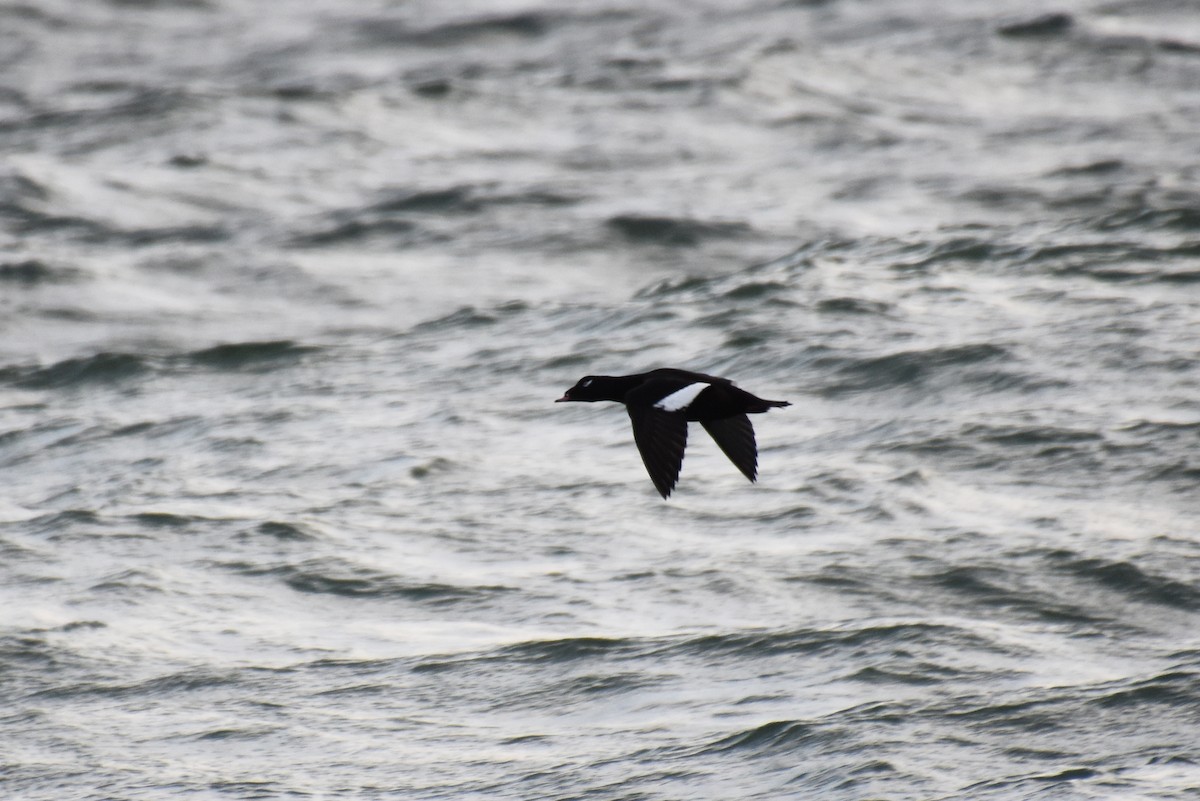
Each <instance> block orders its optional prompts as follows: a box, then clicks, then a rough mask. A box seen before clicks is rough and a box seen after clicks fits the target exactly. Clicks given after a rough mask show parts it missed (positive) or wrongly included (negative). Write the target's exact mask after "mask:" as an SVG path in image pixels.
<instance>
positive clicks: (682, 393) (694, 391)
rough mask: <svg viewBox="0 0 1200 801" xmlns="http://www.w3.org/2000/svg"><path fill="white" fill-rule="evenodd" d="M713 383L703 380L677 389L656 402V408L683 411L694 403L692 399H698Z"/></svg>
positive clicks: (667, 410) (665, 410)
mask: <svg viewBox="0 0 1200 801" xmlns="http://www.w3.org/2000/svg"><path fill="white" fill-rule="evenodd" d="M710 386H712V385H711V384H706V383H704V382H703V381H697V382H696V383H695V384H688V385H687V386H686V387H684V388H683V389H677V390H675V391H674V392H672V393H671V394H670V395H668V396H667V397H665V398H663V399H662V400H660V401H659V402H658V403H656V404H654V408H655V409H662V410H663V411H664V412H681V411H683V410H684V409H686V408H687V407H689V406H691V405H692V401H694V400H695V399H696V396H697V395H699V394H700V393H701V392H703V391H704V390H706V389H708V388H709V387H710Z"/></svg>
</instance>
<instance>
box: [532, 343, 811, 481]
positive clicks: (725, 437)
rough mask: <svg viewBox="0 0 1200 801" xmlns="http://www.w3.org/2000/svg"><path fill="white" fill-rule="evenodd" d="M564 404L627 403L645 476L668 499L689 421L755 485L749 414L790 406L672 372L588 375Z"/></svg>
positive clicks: (690, 374)
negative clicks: (698, 427) (699, 426)
mask: <svg viewBox="0 0 1200 801" xmlns="http://www.w3.org/2000/svg"><path fill="white" fill-rule="evenodd" d="M562 401H617V402H618V403H624V404H625V409H626V410H627V411H628V412H629V419H630V420H632V421H633V439H634V442H636V443H637V447H638V451H639V452H640V453H641V454H642V461H643V462H645V464H646V471H647V472H648V473H650V480H651V481H653V482H654V487H655V488H656V489H657V490H658V491H659V493H660V494H661V495H662V496H663V497H664V498H666V497H668V496H669V495H670V494H671V490H673V489H674V488H675V482H676V481H678V480H679V468H680V467H681V466H682V465H683V450H684V448H685V447H686V446H687V428H688V426H687V424H688V422H689V421H695V422H698V423H700V425H702V426H704V430H705V431H707V432H708V433H709V434H710V435H711V436H712V438H713V439H714V440H716V442H717V445H719V446H720V447H721V450H722V451H724V452H725V455H726V456H728V457H729V460H730V461H731V462H733V463H734V465H736V466H737V469H738V470H741V471H742V473H743V474H745V476H746V478H748V479H750V480H751V481H754V480H755V479H756V478H757V477H758V446H757V444H756V443H755V441H754V427H753V426H752V425H750V418H749V417H747V416H746V415H747V414H759V413H761V412H765V411H767V410H768V409H775V408H778V407H781V406H791V404H790V403H789V402H788V401H773V400H763V399H762V398H757V397H755V396H754V395H751V394H750V393H749V392H746V391H745V390H743V389H738V388H737V387H735V386H734V385H733V382H732V381H730V380H729V379H728V378H717V377H716V376H711V375H704V374H703V373H693V372H690V371H688V370H675V369H672V368H669V367H666V368H662V369H659V370H651V371H650V372H648V373H638V374H637V375H589V376H584V377H583V378H581V379H579V383H577V384H576V385H575V386H573V387H571V388H570V389H568V390H567V392H566V394H564V395H563V396H562V397H561V398H559V399H558V401H556V402H557V403H561V402H562Z"/></svg>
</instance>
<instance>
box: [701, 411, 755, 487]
mask: <svg viewBox="0 0 1200 801" xmlns="http://www.w3.org/2000/svg"><path fill="white" fill-rule="evenodd" d="M700 425H702V426H704V430H705V431H707V432H708V433H709V434H710V435H711V436H712V438H713V439H714V440H716V441H717V445H719V446H721V450H723V451H725V455H726V456H728V457H729V461H731V462H733V463H734V465H735V466H736V467H737V469H738V470H741V471H742V473H743V474H744V475H745V476H746V478H748V479H750V480H751V481H754V480H755V479H756V478H757V476H758V445H757V444H756V443H755V442H754V426H752V425H751V424H750V418H749V417H747V416H746V415H744V414H739V415H736V416H734V417H722V418H721V419H719V420H701V421H700Z"/></svg>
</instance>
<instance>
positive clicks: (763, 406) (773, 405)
mask: <svg viewBox="0 0 1200 801" xmlns="http://www.w3.org/2000/svg"><path fill="white" fill-rule="evenodd" d="M755 400H757V401H758V403H756V404H754V406H753V407H751V408H749V409H747V410H746V411H748V412H752V413H760V412H765V411H766V410H767V409H779V408H782V407H784V406H791V405H792V402H791V401H773V400H763V399H762V398H756V399H755Z"/></svg>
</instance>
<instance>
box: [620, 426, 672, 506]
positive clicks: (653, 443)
mask: <svg viewBox="0 0 1200 801" xmlns="http://www.w3.org/2000/svg"><path fill="white" fill-rule="evenodd" d="M625 408H626V409H627V410H628V411H629V419H630V420H631V421H632V422H633V441H634V442H636V443H637V447H638V452H640V453H641V454H642V462H644V463H645V465H646V472H647V473H649V474H650V480H651V481H653V482H654V487H655V489H657V490H658V492H659V494H660V495H662V496H663V497H664V498H666V497H668V496H670V494H671V490H673V489H674V488H675V482H676V481H678V480H679V469H680V468H681V467H682V466H683V450H684V448H686V447H687V420H685V419H683V417H681V416H679V415H677V414H670V413H668V412H661V411H659V410H657V409H654V408H650V407H645V406H626V407H625Z"/></svg>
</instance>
